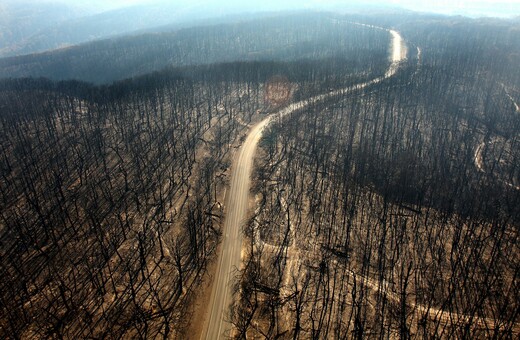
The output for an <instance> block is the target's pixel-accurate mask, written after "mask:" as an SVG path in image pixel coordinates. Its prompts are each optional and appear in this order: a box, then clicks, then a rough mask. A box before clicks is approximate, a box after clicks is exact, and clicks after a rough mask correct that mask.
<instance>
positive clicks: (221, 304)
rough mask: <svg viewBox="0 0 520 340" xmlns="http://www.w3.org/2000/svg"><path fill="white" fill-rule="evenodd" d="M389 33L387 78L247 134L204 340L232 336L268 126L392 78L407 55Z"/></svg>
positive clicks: (293, 106)
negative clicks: (252, 195)
mask: <svg viewBox="0 0 520 340" xmlns="http://www.w3.org/2000/svg"><path fill="white" fill-rule="evenodd" d="M364 26H367V25H364ZM369 27H370V28H373V29H383V28H381V27H375V26H369ZM383 30H386V29H383ZM386 31H388V32H389V33H390V35H391V37H392V40H391V48H390V58H391V61H392V63H391V65H390V67H389V68H388V70H387V72H386V73H385V75H384V76H382V77H378V78H375V79H372V80H370V81H368V82H365V83H361V84H357V85H354V86H350V87H348V88H345V89H340V90H335V91H331V92H329V93H325V94H321V95H318V96H315V97H311V98H309V99H306V100H302V101H299V102H296V103H293V104H290V105H289V106H287V107H286V108H284V109H282V110H281V111H279V112H278V113H276V114H274V115H271V116H269V117H267V118H266V119H264V120H263V121H261V122H260V123H258V124H257V125H255V126H254V127H253V128H252V129H251V131H250V132H249V134H248V135H247V138H246V140H245V142H244V144H243V145H242V147H241V148H240V151H239V152H238V155H237V157H236V158H235V160H234V163H233V167H232V172H231V186H230V190H229V192H228V195H227V202H226V203H227V204H226V208H227V212H226V217H225V222H224V231H223V233H224V235H223V240H222V244H221V254H220V257H219V262H218V266H217V272H216V274H215V278H214V282H213V291H212V293H211V300H210V301H209V305H208V310H209V315H208V317H207V319H206V321H205V327H204V331H203V333H202V337H201V338H202V339H211V340H213V339H223V338H226V337H227V336H229V335H230V332H231V328H232V327H231V324H230V323H229V316H228V309H229V306H230V304H231V302H232V296H233V294H232V287H231V285H232V282H233V279H234V277H235V275H236V274H237V270H238V269H239V268H240V264H241V249H242V225H243V224H244V222H245V220H246V218H247V212H248V208H249V206H248V203H249V188H250V184H251V183H250V176H251V171H252V167H253V159H254V156H255V151H256V146H257V145H258V141H259V140H260V138H261V137H262V133H263V131H264V129H265V128H266V127H267V126H269V124H270V123H271V121H273V119H275V118H280V117H283V116H285V115H288V114H290V113H292V112H294V111H297V110H300V109H303V108H305V107H306V106H308V105H309V104H311V103H316V102H320V101H323V100H326V99H330V98H333V97H337V96H340V95H344V94H347V93H348V92H351V91H354V90H357V89H361V88H363V87H367V86H370V85H373V84H376V83H379V82H381V81H382V80H384V79H386V78H389V77H391V76H393V75H394V74H395V73H396V71H397V68H398V66H399V62H401V61H402V60H403V59H405V58H406V52H405V46H404V42H403V39H402V37H401V36H400V35H399V33H398V32H396V31H394V30H386Z"/></svg>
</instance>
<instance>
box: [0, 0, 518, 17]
mask: <svg viewBox="0 0 520 340" xmlns="http://www.w3.org/2000/svg"><path fill="white" fill-rule="evenodd" d="M4 1H5V3H16V4H21V3H35V4H40V5H41V4H45V3H48V4H51V3H59V4H63V5H67V6H70V7H82V8H85V9H89V10H92V11H95V12H102V11H107V10H112V9H120V8H125V7H129V6H136V5H168V6H179V7H184V6H187V7H199V6H212V7H213V6H221V7H223V8H230V7H236V8H237V9H244V10H248V11H251V10H253V11H254V10H255V9H257V10H259V11H263V10H284V9H334V8H348V7H359V6H367V7H373V6H379V7H395V8H402V9H407V10H413V11H420V12H431V13H439V14H445V15H463V16H468V17H504V18H505V17H515V16H519V15H520V0H500V1H492V0H477V1H470V0H459V1H449V0H439V1H435V2H433V3H432V2H431V1H429V0H415V1H414V0H386V1H383V0H367V1H344V0H304V1H296V0H288V1H283V2H281V1H275V0H266V1H259V0H254V1H248V2H243V1H238V0H226V1H218V0H199V1H188V0H178V1H175V2H171V1H166V0H105V1H103V0H39V1H36V0H4ZM0 9H1V5H0Z"/></svg>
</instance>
